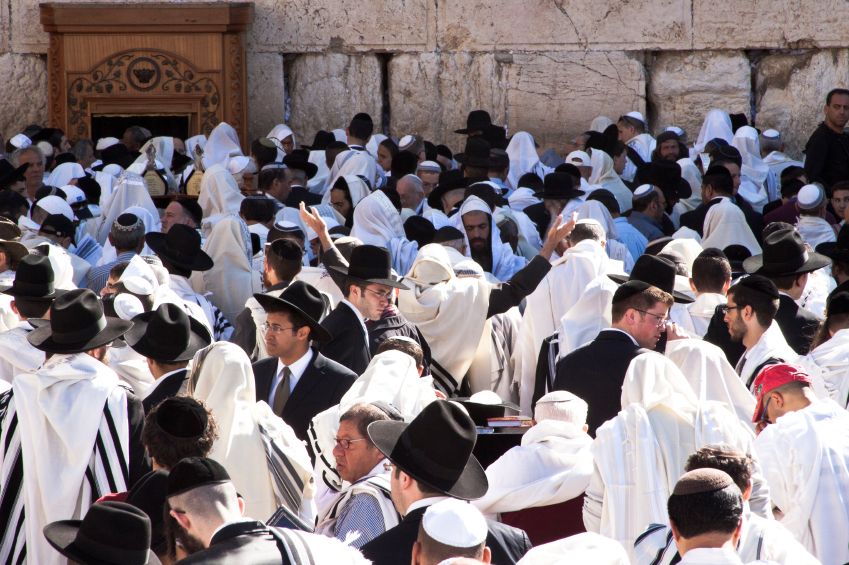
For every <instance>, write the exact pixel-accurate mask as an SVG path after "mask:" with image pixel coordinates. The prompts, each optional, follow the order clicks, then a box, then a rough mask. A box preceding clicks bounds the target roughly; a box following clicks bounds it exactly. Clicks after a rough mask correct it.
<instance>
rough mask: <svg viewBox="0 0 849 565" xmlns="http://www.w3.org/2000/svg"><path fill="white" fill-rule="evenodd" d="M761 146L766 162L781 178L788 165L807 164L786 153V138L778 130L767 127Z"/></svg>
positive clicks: (776, 176)
mask: <svg viewBox="0 0 849 565" xmlns="http://www.w3.org/2000/svg"><path fill="white" fill-rule="evenodd" d="M760 146H761V156H762V157H763V162H764V164H765V165H766V166H768V167H769V170H770V171H771V172H772V174H773V175H775V178H777V179H780V178H781V171H783V170H784V169H786V168H787V167H790V166H795V167H804V166H805V164H804V163H802V162H801V161H796V160H795V159H792V158H791V157H790V156H789V155H786V154H785V153H784V140H783V139H782V137H781V132H779V131H778V130H775V129H767V130H764V131H762V132H761V139H760Z"/></svg>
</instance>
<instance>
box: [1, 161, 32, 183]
mask: <svg viewBox="0 0 849 565" xmlns="http://www.w3.org/2000/svg"><path fill="white" fill-rule="evenodd" d="M28 168H29V163H24V164H23V165H21V166H20V167H15V166H14V165H12V163H10V162H9V161H7V160H6V159H0V188H2V187H6V186H8V185H10V184H12V183H13V182H15V181H18V180H24V172H25V171H26V170H27V169H28Z"/></svg>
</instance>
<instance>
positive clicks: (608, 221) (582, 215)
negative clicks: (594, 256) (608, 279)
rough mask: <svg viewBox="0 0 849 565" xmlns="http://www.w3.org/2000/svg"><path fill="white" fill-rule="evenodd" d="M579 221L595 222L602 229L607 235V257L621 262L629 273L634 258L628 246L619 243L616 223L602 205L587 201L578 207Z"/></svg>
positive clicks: (605, 248) (597, 202) (596, 201)
mask: <svg viewBox="0 0 849 565" xmlns="http://www.w3.org/2000/svg"><path fill="white" fill-rule="evenodd" d="M576 212H578V219H579V220H595V221H596V222H598V223H599V224H600V225H601V227H603V228H604V231H605V233H606V234H607V241H606V242H605V246H604V250H605V252H606V253H607V256H608V257H610V258H611V259H614V260H616V261H621V262H622V267H623V268H624V269H625V272H626V273H630V272H631V269H633V268H634V257H633V256H632V255H631V252H630V251H629V250H628V246H627V245H625V244H624V243H622V242H621V241H619V240H618V239H617V238H618V237H619V233H618V232H617V230H616V223H615V222H614V221H613V216H611V215H610V211H609V210H608V209H607V207H605V205H604V204H602V203H601V202H599V201H598V200H587V201H586V202H584V203H582V204H581V205H580V206H578V209H577V210H576Z"/></svg>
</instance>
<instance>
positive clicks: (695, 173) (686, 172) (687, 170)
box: [673, 157, 702, 217]
mask: <svg viewBox="0 0 849 565" xmlns="http://www.w3.org/2000/svg"><path fill="white" fill-rule="evenodd" d="M677 162H678V165H679V166H680V167H681V176H682V177H683V178H684V180H685V181H687V183H688V184H689V185H690V190H692V193H691V194H690V197H689V198H685V199H684V200H679V201H678V202H676V203H675V206H673V216H675V217H680V216H681V214H683V213H684V212H689V211H690V210H695V209H696V208H697V207H698V205H699V204H701V203H702V173H701V172H700V171H699V168H698V167H697V166H696V164H695V163H694V162H693V160H692V159H690V158H689V157H684V158H682V159H678V161H677ZM676 210H677V211H678V213H677V214H676V213H675V211H676Z"/></svg>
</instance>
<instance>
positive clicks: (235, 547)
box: [180, 521, 289, 565]
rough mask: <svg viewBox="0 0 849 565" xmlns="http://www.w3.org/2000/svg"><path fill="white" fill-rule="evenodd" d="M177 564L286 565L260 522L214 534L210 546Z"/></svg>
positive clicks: (231, 526)
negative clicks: (247, 564) (245, 564)
mask: <svg viewBox="0 0 849 565" xmlns="http://www.w3.org/2000/svg"><path fill="white" fill-rule="evenodd" d="M180 563H189V564H191V563H204V564H205V565H242V564H243V563H250V564H251V565H281V564H288V563H289V559H288V558H287V559H286V560H285V561H284V560H283V554H282V553H281V551H280V547H279V546H278V545H277V540H276V539H275V537H274V536H273V535H271V534H270V533H269V530H268V527H267V526H265V525H264V524H263V523H262V522H253V521H251V522H237V523H235V524H230V525H229V526H225V527H223V528H221V529H220V530H218V531H217V532H215V535H214V536H212V539H211V540H210V542H209V547H208V548H207V549H205V550H203V551H199V552H197V553H194V554H192V555H190V556H188V557H186V558H185V559H183V560H182V561H180Z"/></svg>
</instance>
